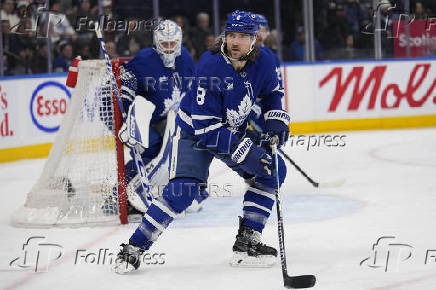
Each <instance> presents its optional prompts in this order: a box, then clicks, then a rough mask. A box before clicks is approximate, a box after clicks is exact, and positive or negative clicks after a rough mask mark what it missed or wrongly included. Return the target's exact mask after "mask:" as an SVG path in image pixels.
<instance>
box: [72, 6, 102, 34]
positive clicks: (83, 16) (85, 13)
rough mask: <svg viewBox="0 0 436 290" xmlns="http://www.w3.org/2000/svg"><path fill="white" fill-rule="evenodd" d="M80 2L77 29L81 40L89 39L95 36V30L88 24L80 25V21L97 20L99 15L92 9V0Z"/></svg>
mask: <svg viewBox="0 0 436 290" xmlns="http://www.w3.org/2000/svg"><path fill="white" fill-rule="evenodd" d="M79 2H80V7H79V9H78V11H77V17H76V24H75V25H76V29H75V30H76V32H77V36H78V39H79V40H80V41H89V40H91V38H92V37H93V36H94V31H92V29H89V27H88V25H81V26H80V27H79V23H90V21H95V20H96V18H97V17H96V16H95V14H94V13H93V12H92V10H91V2H90V0H80V1H79Z"/></svg>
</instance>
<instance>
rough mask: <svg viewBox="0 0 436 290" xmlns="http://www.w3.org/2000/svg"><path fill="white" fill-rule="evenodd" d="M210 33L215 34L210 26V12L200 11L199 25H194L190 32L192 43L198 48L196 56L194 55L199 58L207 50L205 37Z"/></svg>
mask: <svg viewBox="0 0 436 290" xmlns="http://www.w3.org/2000/svg"><path fill="white" fill-rule="evenodd" d="M209 34H213V33H212V30H211V29H210V27H209V14H207V13H205V12H201V13H198V15H197V26H195V27H193V28H192V29H191V32H190V38H191V41H192V45H193V47H194V48H195V50H196V54H195V56H194V55H193V56H192V57H193V58H194V59H195V60H197V59H198V58H200V56H201V55H202V54H203V52H205V51H206V45H205V43H206V42H205V39H206V36H207V35H209Z"/></svg>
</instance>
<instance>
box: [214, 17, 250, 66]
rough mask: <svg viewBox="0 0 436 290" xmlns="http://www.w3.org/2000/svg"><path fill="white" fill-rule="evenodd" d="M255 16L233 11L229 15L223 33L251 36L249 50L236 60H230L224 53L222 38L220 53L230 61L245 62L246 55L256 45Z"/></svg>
mask: <svg viewBox="0 0 436 290" xmlns="http://www.w3.org/2000/svg"><path fill="white" fill-rule="evenodd" d="M255 18H256V16H255V14H253V13H251V12H249V11H240V10H236V11H233V12H232V14H230V15H229V17H228V18H227V21H226V25H225V27H224V33H225V34H227V32H239V33H246V34H250V35H251V46H250V50H249V51H248V52H247V54H246V55H244V56H241V57H240V58H238V59H235V58H232V57H230V56H229V55H227V54H226V53H225V52H224V47H225V37H224V38H223V44H222V45H221V52H222V53H223V54H225V55H226V56H227V57H228V58H229V59H231V60H245V59H247V57H248V55H249V54H250V53H251V52H252V51H253V49H254V47H255V46H254V44H255V43H256V32H257V31H258V26H257V24H256V22H255Z"/></svg>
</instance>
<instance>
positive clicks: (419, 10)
mask: <svg viewBox="0 0 436 290" xmlns="http://www.w3.org/2000/svg"><path fill="white" fill-rule="evenodd" d="M427 18H428V15H427V13H426V12H425V9H424V6H423V5H422V3H421V2H416V4H415V19H416V20H427Z"/></svg>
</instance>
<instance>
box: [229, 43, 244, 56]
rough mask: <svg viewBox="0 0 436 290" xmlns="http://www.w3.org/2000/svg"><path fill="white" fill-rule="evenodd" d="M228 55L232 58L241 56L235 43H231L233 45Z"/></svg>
mask: <svg viewBox="0 0 436 290" xmlns="http://www.w3.org/2000/svg"><path fill="white" fill-rule="evenodd" d="M230 56H231V57H233V58H239V57H241V56H242V54H241V48H240V47H239V46H237V45H233V46H232V47H231V48H230Z"/></svg>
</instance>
